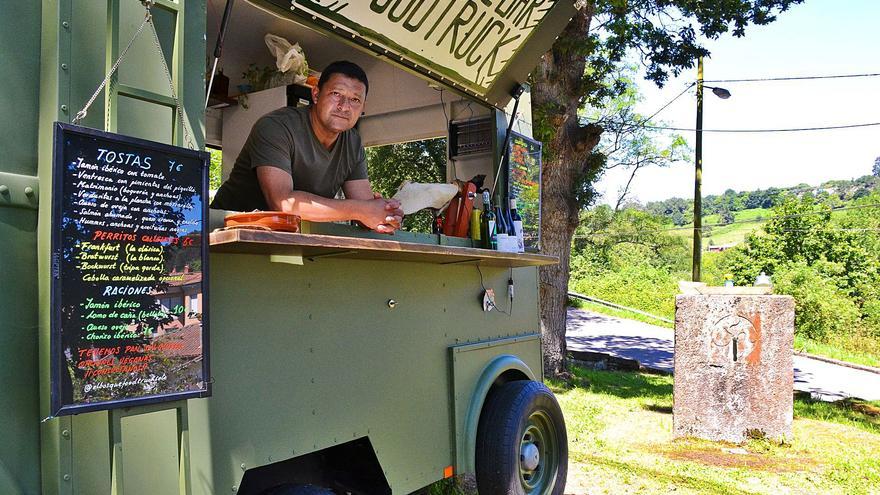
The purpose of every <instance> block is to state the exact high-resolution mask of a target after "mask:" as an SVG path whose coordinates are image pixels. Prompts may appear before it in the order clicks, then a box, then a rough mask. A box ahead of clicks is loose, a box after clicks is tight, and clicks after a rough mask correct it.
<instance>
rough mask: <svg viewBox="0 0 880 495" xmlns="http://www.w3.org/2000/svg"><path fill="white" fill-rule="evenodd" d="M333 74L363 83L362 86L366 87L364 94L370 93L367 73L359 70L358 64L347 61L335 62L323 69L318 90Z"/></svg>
mask: <svg viewBox="0 0 880 495" xmlns="http://www.w3.org/2000/svg"><path fill="white" fill-rule="evenodd" d="M333 74H342V75H343V76H346V77H350V78H352V79H357V80H358V81H360V82H362V83H364V86H365V87H366V91H364V94H365V95H366V94H367V93H369V92H370V83H369V82H367V73H366V72H364V69H361V67H360V66H359V65H358V64H356V63H354V62H349V61H348V60H337V61H336V62H333V63H332V64H330V65H328V66H327V67H326V68H325V69H324V72H321V79H319V80H318V89H321V87H322V86H324V83H325V82H327V81H328V80H329V79H330V76H332V75H333Z"/></svg>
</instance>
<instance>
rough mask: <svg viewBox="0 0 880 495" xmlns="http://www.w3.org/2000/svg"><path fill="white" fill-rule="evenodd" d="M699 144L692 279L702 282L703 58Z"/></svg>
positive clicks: (699, 84)
mask: <svg viewBox="0 0 880 495" xmlns="http://www.w3.org/2000/svg"><path fill="white" fill-rule="evenodd" d="M696 129H697V144H696V151H695V155H696V160H695V163H694V259H693V269H692V272H691V279H692V280H693V281H694V282H699V281H700V265H701V264H702V261H703V260H702V258H703V237H702V235H703V218H702V213H703V193H702V182H703V57H699V58H698V59H697V127H696Z"/></svg>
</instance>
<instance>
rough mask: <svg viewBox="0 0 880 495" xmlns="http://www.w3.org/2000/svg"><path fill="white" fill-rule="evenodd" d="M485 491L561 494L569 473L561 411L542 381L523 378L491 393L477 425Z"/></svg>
mask: <svg viewBox="0 0 880 495" xmlns="http://www.w3.org/2000/svg"><path fill="white" fill-rule="evenodd" d="M476 450H477V452H476V459H475V460H476V469H477V489H478V491H479V492H480V494H481V495H496V494H497V495H501V494H515V495H525V494H535V495H538V494H540V495H560V494H562V491H563V489H564V488H565V478H566V475H567V472H568V439H567V436H566V432H565V421H564V419H563V417H562V411H561V410H560V409H559V404H558V403H557V402H556V397H554V396H553V393H552V392H551V391H550V390H549V389H548V388H547V387H546V386H544V384H543V383H540V382H535V381H530V380H521V381H513V382H509V383H506V384H504V385H501V386H499V387H497V388H496V389H494V390H493V392H492V393H490V394H489V397H488V398H487V400H486V404H485V405H484V406H483V411H482V413H481V414H480V423H479V426H478V427H477V446H476Z"/></svg>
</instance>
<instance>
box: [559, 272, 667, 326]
mask: <svg viewBox="0 0 880 495" xmlns="http://www.w3.org/2000/svg"><path fill="white" fill-rule="evenodd" d="M573 265H575V263H573ZM679 278H680V277H678V276H675V275H673V274H672V273H670V272H669V271H668V270H666V269H664V268H658V267H654V266H651V265H649V264H646V263H642V264H632V265H624V266H621V267H620V268H619V269H617V270H609V269H604V268H600V267H597V266H595V265H593V266H590V264H589V263H588V262H584V261H583V260H580V261H579V262H578V263H577V272H572V284H571V285H572V287H573V288H574V291H575V292H579V293H581V294H585V295H589V296H593V297H597V298H599V299H604V300H606V301H610V302H613V303H616V304H620V305H623V306H629V307H632V308H636V309H640V310H642V311H646V312H648V313H651V314H654V315H657V316H662V317H664V318H669V319H673V318H674V317H675V295H676V294H678V280H679Z"/></svg>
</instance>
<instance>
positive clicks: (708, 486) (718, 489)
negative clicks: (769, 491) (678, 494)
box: [585, 456, 756, 495]
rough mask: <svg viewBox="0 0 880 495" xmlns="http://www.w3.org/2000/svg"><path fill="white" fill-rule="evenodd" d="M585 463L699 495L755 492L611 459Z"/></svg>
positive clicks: (588, 458) (749, 493) (728, 494)
mask: <svg viewBox="0 0 880 495" xmlns="http://www.w3.org/2000/svg"><path fill="white" fill-rule="evenodd" d="M585 461H586V462H587V463H589V464H594V465H598V466H604V467H606V468H609V469H613V470H615V471H619V472H622V473H625V474H626V475H631V476H638V477H642V478H646V479H650V480H652V481H654V482H662V483H666V484H668V485H671V486H674V487H676V488H685V487H686V488H690V489H692V490H695V491H697V492H698V493H701V494H713V495H730V494H731V493H736V494H743V495H752V494H756V492H750V491H746V490H743V489H742V488H740V487H732V486H730V485H727V484H725V483H719V482H716V481H711V480H707V479H705V478H698V477H694V476H682V475H678V474H669V473H666V472H664V471H660V470H657V469H648V468H645V467H642V466H639V465H637V464H631V463H626V462H620V461H613V460H611V459H604V458H602V457H596V456H586V458H585Z"/></svg>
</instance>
